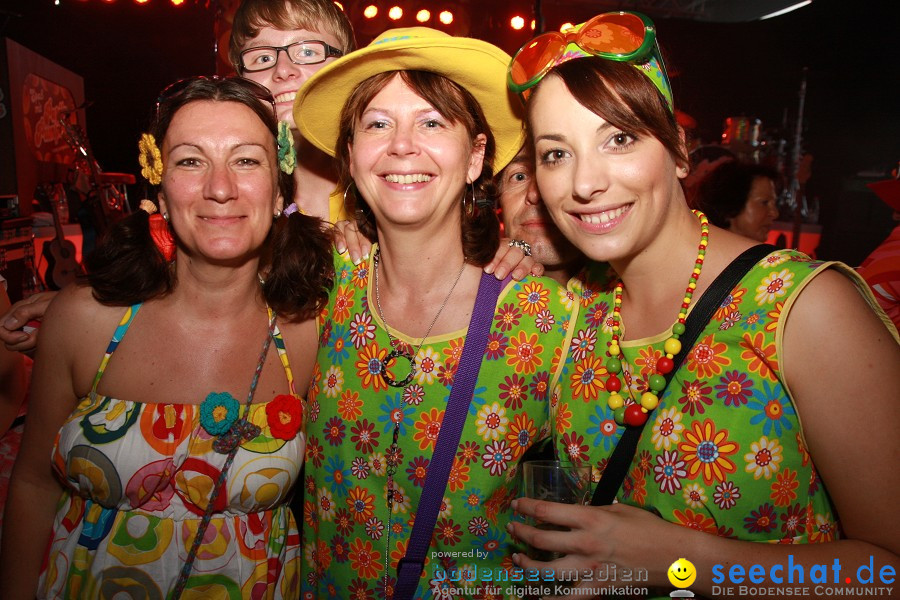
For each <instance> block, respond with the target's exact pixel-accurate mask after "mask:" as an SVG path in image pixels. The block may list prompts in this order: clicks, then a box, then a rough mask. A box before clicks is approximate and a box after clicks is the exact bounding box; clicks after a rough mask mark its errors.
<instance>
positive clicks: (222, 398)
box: [200, 392, 240, 435]
mask: <svg viewBox="0 0 900 600" xmlns="http://www.w3.org/2000/svg"><path fill="white" fill-rule="evenodd" d="M239 410H240V405H239V404H238V401H237V400H235V398H234V396H232V395H231V394H229V393H228V392H210V394H209V395H208V396H207V397H206V400H204V401H203V404H201V405H200V424H201V425H203V429H205V430H206V431H207V433H209V434H210V435H222V434H223V433H226V432H227V431H228V430H229V429H231V426H232V425H233V424H234V422H235V421H236V420H237V418H238V411H239Z"/></svg>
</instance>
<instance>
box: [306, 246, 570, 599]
mask: <svg viewBox="0 0 900 600" xmlns="http://www.w3.org/2000/svg"><path fill="white" fill-rule="evenodd" d="M372 268H373V264H372V261H371V260H370V261H368V262H364V263H362V264H360V265H359V266H354V265H353V264H352V263H351V262H349V260H347V258H346V255H343V256H338V257H336V274H337V278H336V284H335V289H334V291H333V293H332V295H331V298H330V301H329V303H328V306H327V308H326V309H325V310H324V311H323V313H322V315H321V316H320V319H319V332H320V335H319V352H318V361H317V366H316V369H315V371H314V374H313V382H312V384H311V390H310V393H309V404H308V413H309V414H308V419H307V427H308V429H307V435H308V446H307V453H306V476H305V479H304V483H305V494H306V498H305V502H304V511H303V513H304V514H303V520H304V523H303V555H302V567H301V569H302V590H303V598H319V599H325V598H339V599H348V598H384V597H390V596H392V594H393V591H392V590H393V586H394V585H395V584H396V565H397V561H398V560H399V559H400V558H401V557H402V556H403V554H404V552H405V549H406V545H407V542H408V539H409V534H410V530H411V524H412V522H413V519H414V517H415V512H416V507H417V505H418V502H419V498H420V496H421V494H422V486H423V482H424V480H425V474H426V472H427V469H428V464H429V461H430V460H431V457H432V453H433V451H434V442H435V440H436V438H437V435H438V432H439V431H440V424H441V420H442V419H443V416H444V409H445V407H446V403H447V399H448V397H449V392H450V387H451V385H452V383H453V377H454V374H455V371H456V367H457V363H458V360H459V357H460V355H461V353H462V347H463V342H464V339H465V331H464V330H460V331H456V332H452V333H449V334H445V335H439V336H430V337H429V338H428V339H427V341H426V343H425V345H424V346H422V347H421V349H420V350H419V352H418V354H417V356H416V364H417V366H418V372H417V374H416V376H415V378H414V379H413V381H412V382H411V383H410V384H409V385H407V386H406V387H405V388H394V387H389V386H388V385H387V384H386V383H385V381H384V379H383V378H382V377H381V376H380V375H379V374H378V362H377V360H378V359H382V358H384V357H385V356H386V355H387V353H388V352H389V350H390V342H389V339H388V336H387V333H386V332H385V326H384V323H383V322H382V321H381V319H380V317H379V316H378V314H377V311H374V310H370V306H371V305H372V304H373V303H374V291H373V289H372V286H373V284H372V280H373V278H372V277H370V276H369V275H370V273H371V272H372V271H371V269H372ZM572 305H573V302H572V297H571V295H570V294H569V293H567V291H566V290H565V289H564V288H562V287H561V286H559V285H557V284H556V283H554V282H553V281H551V280H549V279H543V278H542V279H528V280H525V281H524V282H512V283H510V284H509V285H507V286H506V288H505V289H504V290H503V291H502V292H501V294H500V298H499V299H498V302H497V307H496V312H495V314H494V320H493V324H492V327H491V331H490V334H489V338H488V345H487V350H486V352H485V356H484V359H483V362H482V367H481V371H480V374H479V377H478V381H477V382H476V385H475V393H474V398H473V400H472V404H471V407H470V410H469V417H468V419H467V421H466V424H465V428H464V429H463V433H462V439H461V441H460V444H459V447H458V450H457V454H456V459H455V462H454V465H453V467H452V470H451V473H450V478H449V481H448V483H447V489H446V492H445V495H444V504H443V506H442V510H441V512H440V513H439V515H438V519H437V525H436V527H435V532H434V536H433V538H432V542H431V548H430V549H429V551H428V552H427V554H426V560H427V562H426V566H425V573H424V574H423V577H422V580H421V581H420V583H419V587H418V591H417V596H416V597H417V598H432V597H433V594H437V596H439V597H449V596H447V595H446V593H445V591H442V590H441V589H439V588H440V587H441V585H442V584H438V583H436V581H432V579H434V573H435V572H436V570H442V571H441V574H443V571H449V570H451V569H459V568H463V567H465V566H466V565H473V564H476V562H477V564H478V568H479V569H484V568H494V569H495V570H499V569H501V568H509V567H510V566H511V562H510V559H509V555H510V552H511V550H510V548H509V545H510V544H511V543H512V541H511V539H510V536H509V534H508V533H507V532H506V529H505V527H506V523H507V521H509V519H510V518H511V511H510V509H509V503H510V502H511V501H512V499H513V498H515V497H516V496H517V495H518V488H517V486H516V483H515V481H514V478H513V477H512V473H513V472H514V471H515V466H516V462H517V460H518V459H519V457H520V456H521V455H522V453H523V452H524V451H525V450H526V449H527V448H528V447H529V446H530V445H531V444H532V443H533V442H534V441H535V440H536V439H539V438H540V437H545V436H546V435H547V434H548V432H549V427H548V423H547V416H548V399H549V391H550V389H551V388H552V387H553V385H554V381H555V375H554V374H555V372H556V371H557V370H558V368H559V366H560V362H561V358H562V351H561V348H562V347H563V344H564V341H565V339H566V334H567V327H568V316H569V314H570V313H571V310H572ZM435 310H437V307H435ZM391 333H392V334H393V335H394V336H395V337H396V338H398V339H399V340H400V341H401V342H402V343H405V344H408V345H409V346H411V347H412V348H415V346H416V345H417V344H418V343H419V340H418V339H415V338H409V337H406V336H404V335H403V334H402V333H400V332H398V331H395V330H393V329H392V330H391ZM400 376H402V375H400ZM395 423H399V424H400V436H399V446H400V455H399V456H398V457H397V458H398V459H399V465H398V466H397V469H396V474H395V475H394V482H395V486H396V487H397V488H398V491H399V494H400V498H399V500H397V499H395V500H394V514H393V519H392V520H390V522H389V519H388V508H387V494H386V490H387V483H388V478H387V475H386V470H385V469H386V463H387V460H388V458H389V457H387V456H386V452H387V450H388V448H389V446H390V445H391V438H392V432H393V430H394V424H395ZM389 529H390V532H389ZM389 534H390V535H389ZM388 540H390V542H389V543H390V547H388ZM386 553H389V557H388V558H387V563H388V565H387V567H386ZM386 568H387V574H388V577H387V579H385V572H386ZM507 585H508V584H507ZM386 588H387V589H386ZM432 588H434V589H432ZM485 592H486V593H485ZM493 592H496V590H492V591H490V590H487V591H486V590H481V591H480V592H479V593H476V594H473V595H471V596H468V595H465V596H459V595H454V596H453V597H457V598H461V597H475V598H482V597H484V598H488V597H499V596H498V595H492V593H493Z"/></svg>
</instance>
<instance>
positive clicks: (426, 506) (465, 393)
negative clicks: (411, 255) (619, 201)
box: [394, 273, 510, 600]
mask: <svg viewBox="0 0 900 600" xmlns="http://www.w3.org/2000/svg"><path fill="white" fill-rule="evenodd" d="M509 281H510V278H509V277H507V278H506V279H504V280H503V281H499V280H498V279H497V278H496V277H494V276H493V275H489V274H487V273H482V274H481V283H480V285H479V286H478V296H477V297H476V298H475V308H474V309H473V310H472V320H471V321H470V322H469V330H468V332H467V333H466V341H465V343H464V344H463V351H462V356H461V357H460V359H459V367H458V368H457V370H456V375H454V377H453V388H452V389H451V390H450V399H449V400H448V401H447V409H446V410H445V412H444V420H443V422H442V423H441V431H440V433H438V439H437V441H436V442H435V447H434V453H433V455H432V457H431V463H429V465H428V472H427V473H426V474H425V484H424V489H423V490H422V497H421V499H420V500H419V506H418V508H417V510H416V520H415V522H414V523H413V528H412V533H410V536H409V545H408V546H407V548H406V555H405V556H404V557H403V558H402V559H400V563H399V564H398V565H397V586H396V587H395V588H394V598H395V600H411V599H412V597H413V595H414V594H415V593H416V588H417V587H418V586H419V579H420V578H421V577H422V570H423V569H424V568H425V553H426V552H427V551H428V546H429V545H430V544H431V536H432V534H433V533H434V525H435V523H436V522H437V516H438V512H439V510H440V508H441V502H443V500H444V491H445V490H446V489H447V481H448V480H449V479H450V468H451V467H452V466H453V457H454V455H455V454H456V448H457V446H459V439H460V436H462V430H463V426H464V425H465V423H466V416H467V415H468V414H469V405H470V404H471V403H472V395H473V393H474V391H475V381H476V380H477V379H478V372H479V371H480V370H481V362H482V360H483V358H484V351H485V349H486V348H487V337H488V333H489V332H490V330H491V322H492V321H493V318H494V308H495V307H496V305H497V298H498V297H499V295H500V291H501V290H502V289H503V288H504V287H505V286H506V284H507V283H508V282H509Z"/></svg>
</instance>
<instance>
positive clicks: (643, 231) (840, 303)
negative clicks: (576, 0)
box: [509, 13, 900, 597]
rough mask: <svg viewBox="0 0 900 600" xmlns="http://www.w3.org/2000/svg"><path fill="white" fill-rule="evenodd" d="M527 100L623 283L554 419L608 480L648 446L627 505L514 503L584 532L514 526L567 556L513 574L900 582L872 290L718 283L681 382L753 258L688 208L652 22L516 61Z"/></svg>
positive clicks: (564, 187)
mask: <svg viewBox="0 0 900 600" xmlns="http://www.w3.org/2000/svg"><path fill="white" fill-rule="evenodd" d="M509 83H510V87H511V88H512V89H513V90H515V91H517V92H521V93H526V94H530V95H529V97H528V107H527V108H528V121H529V125H530V128H531V133H532V135H533V137H534V141H535V152H536V156H537V173H536V177H537V183H538V186H539V188H540V191H541V195H542V197H543V199H544V202H545V203H546V204H547V206H548V207H549V209H550V212H551V214H552V215H553V218H554V220H555V221H556V222H557V224H558V225H559V227H560V229H561V230H562V231H563V233H564V234H565V235H566V237H568V238H569V239H570V240H571V241H572V242H573V243H574V244H575V245H576V246H577V247H578V248H579V249H581V250H582V251H583V252H584V253H585V254H586V255H587V257H588V258H590V259H591V260H593V261H603V262H608V263H609V264H610V265H611V266H612V268H613V269H614V271H615V273H614V279H613V280H612V283H610V284H607V283H606V282H607V273H606V270H605V268H603V269H601V268H599V267H600V266H601V265H597V264H595V268H594V271H595V272H589V273H588V278H587V280H586V282H585V286H584V287H583V288H582V289H579V290H575V292H576V293H580V294H581V296H582V298H584V300H585V301H584V302H583V303H582V304H581V306H580V307H579V308H578V314H577V316H575V317H573V320H572V324H573V327H572V328H573V334H574V339H573V343H572V345H571V350H570V354H569V357H568V358H567V361H566V365H567V369H568V375H567V376H566V377H565V378H564V380H563V381H562V385H561V386H560V388H559V389H558V390H556V392H555V394H554V399H553V401H552V402H551V406H553V409H554V410H553V417H552V420H553V421H554V424H555V431H554V434H555V436H556V440H557V444H556V447H557V449H558V451H559V452H560V453H565V454H568V456H569V457H571V458H572V459H573V460H579V461H589V462H590V463H591V464H592V465H595V467H596V473H597V475H607V474H609V473H611V472H612V471H614V470H615V468H614V466H613V463H614V462H616V461H615V459H613V458H612V455H613V449H614V448H616V447H617V444H620V443H623V441H624V440H625V439H626V438H629V439H632V440H636V443H637V446H636V448H635V450H634V451H633V452H632V453H631V455H630V456H629V454H627V453H626V454H625V456H626V459H625V462H624V463H623V464H624V468H623V469H622V476H623V477H624V483H621V482H622V479H619V480H618V482H616V481H615V480H613V483H614V484H615V485H614V486H612V490H611V495H615V498H616V499H617V500H618V503H617V504H614V505H612V506H584V507H581V506H579V507H572V506H569V505H559V504H552V503H548V502H541V501H535V500H531V499H527V498H519V499H517V500H516V501H515V502H514V506H515V509H516V510H517V511H518V512H520V513H522V514H523V515H526V516H528V517H532V518H537V519H539V520H541V521H544V522H549V523H552V524H556V525H559V526H562V527H564V528H565V529H566V530H565V531H545V530H538V529H535V528H533V527H530V526H528V525H526V524H523V523H512V524H510V531H511V532H512V533H513V535H515V536H516V537H517V538H518V539H520V540H522V541H524V542H526V543H528V544H529V545H530V546H532V547H536V548H540V549H543V550H548V551H557V552H560V553H562V554H564V555H565V556H563V557H562V558H560V559H557V560H555V561H553V562H550V563H544V562H539V561H535V560H531V559H529V558H528V557H526V556H524V555H517V556H516V558H515V562H516V564H518V565H520V566H523V567H529V568H532V567H535V568H547V567H549V568H554V569H557V570H559V569H596V568H599V566H600V565H602V564H609V563H612V564H614V565H617V566H619V567H620V568H621V567H625V568H628V569H632V570H633V571H636V570H638V569H646V570H647V571H648V576H649V577H648V579H649V580H648V582H647V584H648V585H650V586H669V585H670V582H671V584H672V585H676V586H677V587H682V588H683V587H687V585H690V587H691V588H693V590H694V591H697V592H699V593H700V594H702V595H703V596H714V595H716V594H718V593H720V592H715V591H714V589H713V586H712V584H713V580H712V577H711V576H710V573H711V571H712V568H713V565H716V564H721V563H724V564H725V566H724V567H720V568H723V570H724V571H725V572H726V574H727V572H728V569H729V568H730V566H731V565H743V566H744V568H745V569H747V568H749V566H750V565H753V564H758V565H762V568H763V569H764V570H765V571H766V572H767V573H768V570H769V567H770V566H773V565H787V560H788V555H791V556H792V559H791V560H792V562H793V563H794V564H797V565H803V569H804V572H806V573H810V567H811V566H812V565H816V564H818V565H822V564H825V565H831V564H832V563H833V562H834V561H835V558H838V559H839V561H840V563H841V564H842V565H844V566H845V568H847V569H853V572H854V573H855V569H856V568H857V567H859V566H860V565H869V562H870V560H874V564H875V565H885V564H889V565H893V566H894V567H895V568H896V564H897V554H896V552H897V551H898V550H900V546H898V543H900V542H898V540H900V531H898V526H897V522H896V519H894V518H893V516H892V515H894V514H895V510H894V509H893V508H891V507H892V506H893V502H894V501H893V500H891V498H892V497H893V496H892V493H891V492H892V491H895V490H896V489H897V476H896V474H895V473H894V470H893V463H892V459H893V458H894V457H896V456H897V454H898V442H897V438H896V432H897V429H898V425H900V408H898V405H897V403H896V402H895V401H894V400H892V399H893V398H896V390H897V388H898V386H900V368H898V366H900V347H898V344H897V334H896V330H894V329H893V328H892V327H890V326H887V327H886V323H885V320H884V319H883V318H881V319H880V318H879V317H883V315H882V314H881V313H880V312H878V311H877V309H874V302H873V299H872V297H871V294H870V293H869V292H868V291H867V290H866V288H865V285H864V284H863V283H862V282H861V281H860V279H859V278H858V277H857V276H855V275H854V274H853V273H852V271H851V270H850V269H848V268H847V267H846V266H844V265H841V264H839V263H820V262H814V261H812V260H811V259H809V258H808V257H806V256H804V255H803V254H800V253H799V252H796V251H793V250H785V251H773V252H771V253H769V254H768V255H765V253H766V252H767V251H768V250H767V249H763V250H762V252H761V253H760V255H761V256H764V257H763V258H762V259H760V260H758V262H757V261H756V260H755V259H754V260H751V261H748V265H752V268H750V269H749V272H748V273H746V274H745V275H743V277H742V278H740V279H739V282H738V283H737V284H736V285H733V284H731V285H725V286H719V287H723V288H724V290H725V291H728V290H730V293H728V295H727V296H725V300H724V301H723V302H721V303H717V304H713V305H712V308H715V307H716V306H718V309H717V310H715V312H714V314H713V315H712V318H711V319H709V321H708V323H706V325H705V326H704V327H702V332H701V333H700V335H699V337H698V338H697V340H698V341H697V343H696V345H693V346H691V347H689V348H685V349H684V351H685V352H684V354H685V355H686V358H685V359H684V362H683V363H682V366H681V367H679V368H675V367H674V362H673V358H678V354H679V352H680V351H681V348H680V347H681V343H682V342H681V340H680V339H679V338H680V336H681V335H682V334H683V333H684V332H685V322H686V320H687V321H690V320H691V319H689V318H687V319H686V317H687V315H688V313H689V312H692V311H694V310H697V311H698V312H702V311H701V310H700V307H699V306H697V307H695V306H694V304H695V302H694V301H693V299H694V298H699V297H700V296H701V295H702V294H703V293H704V292H705V291H706V290H707V289H708V288H709V287H711V283H712V282H713V281H714V280H716V279H717V276H718V275H720V273H722V272H723V271H725V270H726V267H728V265H729V263H731V262H732V260H733V259H735V258H736V257H738V256H739V255H741V254H742V253H744V252H745V251H746V250H748V248H749V247H751V246H752V244H753V242H752V241H750V240H748V239H746V238H743V237H740V236H737V235H734V234H732V233H730V232H727V231H725V230H722V229H718V228H716V227H710V226H709V224H708V223H707V221H706V218H705V217H704V216H703V215H702V214H700V213H692V212H691V210H689V208H688V206H687V204H686V202H685V199H684V193H683V191H682V187H681V185H680V180H681V179H683V178H684V177H685V176H686V175H687V168H688V160H687V156H686V153H685V147H684V139H683V136H682V135H681V132H680V131H679V129H678V126H677V125H676V121H675V118H674V112H673V109H674V106H673V102H672V93H671V88H670V86H669V83H668V78H667V77H666V74H665V69H664V66H663V63H662V60H661V58H660V57H659V55H658V49H657V47H656V43H655V31H654V28H653V25H652V23H650V22H649V20H648V19H646V18H645V17H642V16H641V15H637V14H634V13H607V14H603V15H599V16H598V17H595V18H594V19H592V20H590V21H588V22H587V23H585V24H583V25H582V26H580V28H577V29H575V30H574V31H571V32H569V33H567V34H558V33H553V34H544V35H542V36H540V37H538V38H536V39H535V40H533V41H532V42H530V43H529V44H527V45H526V46H524V47H523V49H522V50H520V51H519V53H518V54H517V55H516V57H515V58H514V59H513V61H512V63H511V65H510V68H509ZM604 266H605V265H604ZM728 270H729V271H730V270H731V269H728ZM732 285H733V287H732ZM867 304H868V305H867ZM673 321H674V323H673ZM704 322H705V321H704ZM702 323H703V322H701V324H702ZM673 369H674V370H673ZM673 374H674V376H673ZM667 376H668V377H671V381H668V385H667V379H666V377H667ZM801 416H802V426H801ZM645 424H646V429H644V430H643V433H642V434H641V430H640V428H641V427H643V426H644V425H645ZM632 456H633V458H632ZM599 487H600V488H601V489H605V488H606V484H605V480H604V478H603V477H601V478H600V484H599ZM839 515H840V522H838V516H839ZM751 541H752V542H771V544H750V543H748V542H751ZM779 542H780V543H785V542H786V543H792V544H794V545H792V546H790V547H785V546H779V545H777V543H779ZM679 557H686V558H687V559H688V560H689V561H690V562H691V563H693V565H694V567H695V568H696V574H697V579H696V583H693V585H691V583H692V581H693V580H691V581H690V582H688V583H687V584H683V583H680V581H681V580H679V579H677V577H680V576H681V575H684V574H685V573H682V572H681V571H677V572H674V574H673V573H672V572H669V573H668V575H669V578H667V571H669V570H670V565H672V563H673V562H674V561H676V559H678V558H679ZM871 557H874V558H871ZM783 569H784V571H781V572H780V574H783V575H785V579H784V581H788V580H787V575H788V573H787V572H786V569H787V567H786V566H784V567H783ZM876 570H877V567H876ZM685 571H687V569H685ZM620 572H621V571H620ZM773 572H774V573H776V577H777V574H778V573H779V571H777V570H774V571H773ZM845 573H846V574H848V575H849V574H850V573H849V572H848V571H845ZM687 574H690V573H687ZM672 577H675V578H672ZM842 577H843V574H842ZM726 581H727V580H726ZM838 583H841V584H842V583H843V579H842V580H841V581H840V582H838ZM580 585H582V586H585V585H587V586H590V585H591V584H590V583H589V582H582V583H581V584H580ZM638 585H640V584H638ZM726 585H727V583H726ZM764 585H766V586H767V587H769V586H771V587H777V585H779V584H778V581H777V579H774V580H773V579H768V578H767V579H766V580H765V584H764ZM595 587H596V586H595ZM721 589H722V588H721V587H720V590H721ZM729 597H732V595H729Z"/></svg>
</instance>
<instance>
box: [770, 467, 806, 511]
mask: <svg viewBox="0 0 900 600" xmlns="http://www.w3.org/2000/svg"><path fill="white" fill-rule="evenodd" d="M799 486H800V482H799V481H797V471H791V470H790V469H784V470H783V471H781V472H780V473H778V474H776V475H775V482H774V483H773V484H772V494H771V495H770V496H769V497H770V498H771V499H772V500H774V501H775V506H790V505H791V502H793V501H794V500H796V499H797V493H796V492H795V491H794V490H796V489H797V488H798V487H799Z"/></svg>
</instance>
